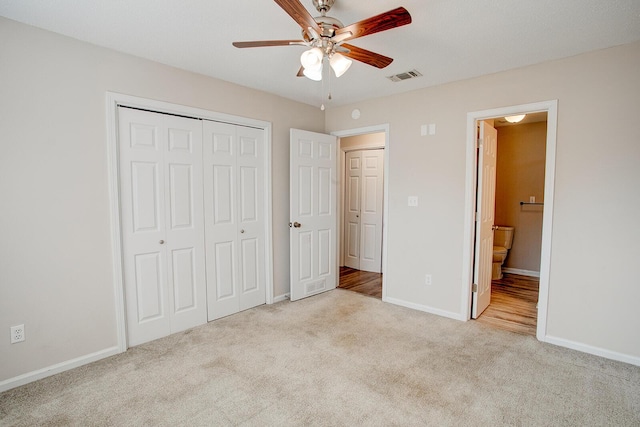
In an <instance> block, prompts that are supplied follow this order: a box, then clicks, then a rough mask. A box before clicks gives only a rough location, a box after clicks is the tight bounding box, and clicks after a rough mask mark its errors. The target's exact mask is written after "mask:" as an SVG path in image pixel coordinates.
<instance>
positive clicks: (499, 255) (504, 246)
mask: <svg viewBox="0 0 640 427" xmlns="http://www.w3.org/2000/svg"><path fill="white" fill-rule="evenodd" d="M513 230H514V228H513V227H509V226H504V225H496V226H495V227H494V229H493V269H492V272H491V280H499V279H502V264H504V260H505V259H506V258H507V253H508V252H509V249H511V244H512V243H513Z"/></svg>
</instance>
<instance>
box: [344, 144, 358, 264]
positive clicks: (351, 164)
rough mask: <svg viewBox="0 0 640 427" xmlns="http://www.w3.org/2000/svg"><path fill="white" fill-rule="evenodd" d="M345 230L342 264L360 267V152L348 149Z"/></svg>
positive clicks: (346, 158) (346, 157)
mask: <svg viewBox="0 0 640 427" xmlns="http://www.w3.org/2000/svg"><path fill="white" fill-rule="evenodd" d="M345 165H346V169H347V170H346V174H345V175H346V186H345V187H346V188H345V221H344V222H345V230H344V237H345V240H344V244H345V245H344V254H345V257H344V265H346V266H347V267H351V268H355V269H356V270H359V269H360V188H361V187H362V182H361V176H362V153H361V152H360V151H349V152H347V153H346V156H345Z"/></svg>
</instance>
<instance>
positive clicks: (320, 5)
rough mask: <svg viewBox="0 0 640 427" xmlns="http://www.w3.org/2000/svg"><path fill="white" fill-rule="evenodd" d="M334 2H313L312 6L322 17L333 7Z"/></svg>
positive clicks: (333, 0)
mask: <svg viewBox="0 0 640 427" xmlns="http://www.w3.org/2000/svg"><path fill="white" fill-rule="evenodd" d="M334 2H335V0H313V5H314V6H315V8H316V9H317V10H318V12H320V13H322V14H323V15H324V14H325V13H327V12H329V9H331V6H333V3H334Z"/></svg>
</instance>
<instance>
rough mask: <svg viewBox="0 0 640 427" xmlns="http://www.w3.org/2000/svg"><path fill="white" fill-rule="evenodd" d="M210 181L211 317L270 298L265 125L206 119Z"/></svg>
mask: <svg viewBox="0 0 640 427" xmlns="http://www.w3.org/2000/svg"><path fill="white" fill-rule="evenodd" d="M203 132H204V151H203V163H204V180H205V194H204V204H205V209H204V210H205V229H206V249H207V250H206V253H207V262H206V265H207V299H208V307H209V320H214V319H218V318H220V317H224V316H228V315H230V314H233V313H237V312H239V311H242V310H246V309H248V308H251V307H255V306H257V305H260V304H264V303H265V299H266V275H265V226H266V225H265V218H264V212H265V209H264V204H265V191H264V186H265V170H264V156H265V152H264V151H265V147H264V137H263V135H264V133H263V131H262V129H254V128H249V127H243V126H236V125H232V124H227V123H219V122H212V121H205V122H204V124H203Z"/></svg>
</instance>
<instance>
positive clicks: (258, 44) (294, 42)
mask: <svg viewBox="0 0 640 427" xmlns="http://www.w3.org/2000/svg"><path fill="white" fill-rule="evenodd" d="M232 44H233V45H234V46H235V47H239V48H245V47H267V46H293V45H302V46H306V45H307V43H306V42H305V41H304V40H262V41H252V42H233V43H232Z"/></svg>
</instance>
